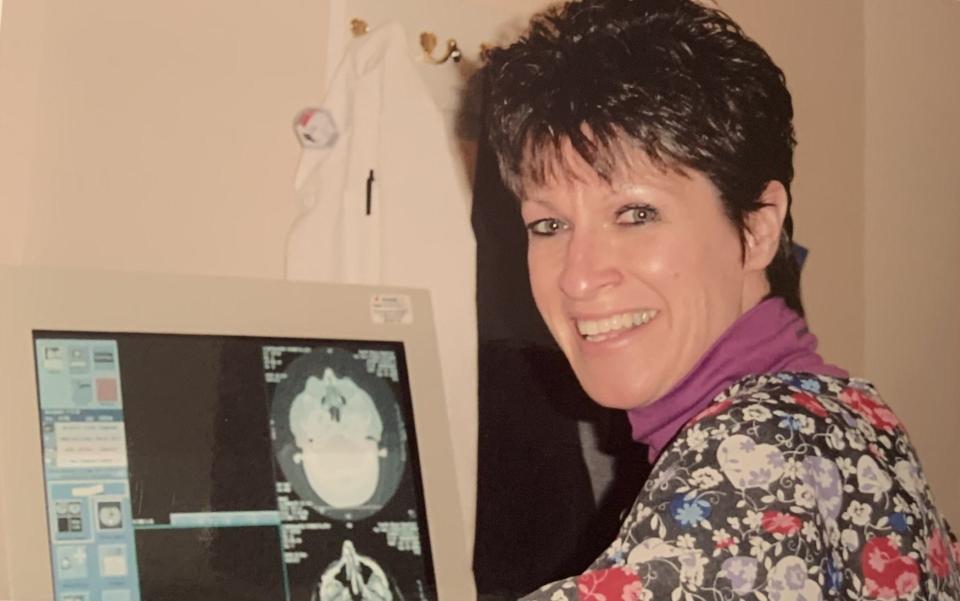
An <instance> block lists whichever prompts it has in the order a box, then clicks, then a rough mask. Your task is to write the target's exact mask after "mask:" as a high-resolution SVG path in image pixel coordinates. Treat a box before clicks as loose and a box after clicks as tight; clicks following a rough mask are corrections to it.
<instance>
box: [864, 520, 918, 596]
mask: <svg viewBox="0 0 960 601" xmlns="http://www.w3.org/2000/svg"><path fill="white" fill-rule="evenodd" d="M860 565H861V569H862V570H863V576H864V583H863V584H864V592H865V593H866V594H867V596H868V597H875V598H877V599H883V600H884V601H887V600H893V599H897V598H900V597H906V596H907V595H909V594H910V593H912V592H913V591H915V590H917V588H918V587H919V586H920V568H919V567H918V566H917V562H916V561H915V560H914V559H913V558H912V557H907V556H905V555H902V554H901V553H900V550H899V549H897V548H896V547H894V546H893V543H891V542H890V539H889V538H887V537H885V536H881V537H877V538H872V539H870V540H869V541H867V544H866V545H864V548H863V554H862V555H861V556H860Z"/></svg>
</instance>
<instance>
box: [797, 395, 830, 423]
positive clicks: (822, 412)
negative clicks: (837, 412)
mask: <svg viewBox="0 0 960 601" xmlns="http://www.w3.org/2000/svg"><path fill="white" fill-rule="evenodd" d="M793 402H794V403H796V404H798V405H800V406H801V407H803V408H804V409H806V410H807V411H809V412H810V413H812V414H814V415H816V416H817V417H827V410H826V409H825V408H824V407H823V405H821V404H820V401H818V400H817V399H816V397H813V396H811V395H809V394H806V393H803V392H795V393H793Z"/></svg>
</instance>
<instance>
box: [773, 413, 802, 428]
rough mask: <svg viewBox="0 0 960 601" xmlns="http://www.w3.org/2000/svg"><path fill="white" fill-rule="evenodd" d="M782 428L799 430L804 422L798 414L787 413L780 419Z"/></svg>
mask: <svg viewBox="0 0 960 601" xmlns="http://www.w3.org/2000/svg"><path fill="white" fill-rule="evenodd" d="M777 425H778V426H780V427H781V428H786V429H787V430H790V431H791V432H799V431H800V428H801V427H802V424H801V423H800V419H799V418H798V417H797V416H796V415H785V416H783V419H781V420H780V423H779V424H777Z"/></svg>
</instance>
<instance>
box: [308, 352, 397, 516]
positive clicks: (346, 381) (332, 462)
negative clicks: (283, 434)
mask: <svg viewBox="0 0 960 601" xmlns="http://www.w3.org/2000/svg"><path fill="white" fill-rule="evenodd" d="M290 431H291V432H292V433H293V437H294V441H295V443H296V446H297V448H298V449H299V457H298V456H297V455H294V461H297V460H298V459H299V462H300V464H301V465H302V466H303V470H304V472H305V473H306V476H307V481H308V482H309V483H310V486H311V487H312V488H313V490H314V492H316V493H317V495H318V496H319V497H320V498H321V499H323V500H324V501H326V502H327V503H328V504H330V506H331V507H336V508H340V509H344V508H348V507H355V506H358V505H363V504H364V503H366V502H367V501H369V500H370V498H371V497H372V496H373V493H374V491H375V490H376V488H377V482H378V479H379V476H380V462H379V455H380V449H379V443H380V439H381V437H382V435H383V422H382V420H381V419H380V414H379V412H378V411H377V407H376V405H374V403H373V400H372V399H371V398H370V395H369V394H367V392H366V391H365V390H363V389H362V388H360V387H359V386H357V385H356V383H354V381H353V380H351V379H350V378H347V377H342V378H340V377H337V375H336V374H335V373H334V372H333V370H332V369H330V368H329V367H328V368H326V369H325V370H324V372H323V377H322V378H318V377H316V376H310V377H309V378H308V379H307V382H306V384H305V385H304V387H303V390H302V391H301V392H300V394H298V395H297V396H296V398H295V399H294V401H293V403H292V404H291V405H290Z"/></svg>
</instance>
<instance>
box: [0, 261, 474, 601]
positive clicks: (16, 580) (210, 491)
mask: <svg viewBox="0 0 960 601" xmlns="http://www.w3.org/2000/svg"><path fill="white" fill-rule="evenodd" d="M69 279H70V278H68V280H69ZM123 279H125V278H121V280H123ZM69 283H70V282H66V283H65V288H64V289H65V290H69V289H70V286H69ZM134 283H135V282H134ZM169 283H170V282H169V281H168V282H167V283H166V284H169ZM47 284H49V282H47ZM186 284H188V287H196V284H197V282H196V281H193V282H192V283H191V282H190V281H189V280H188V281H187V282H186ZM248 285H249V286H252V287H254V288H256V287H258V286H266V287H267V288H270V289H272V290H273V292H271V293H269V294H267V295H266V296H264V297H263V298H261V299H260V301H266V305H267V306H274V305H276V303H277V301H278V300H283V299H282V298H280V297H282V296H284V295H285V294H286V292H285V290H287V289H288V287H290V286H291V285H290V284H280V283H276V282H274V283H271V284H264V285H259V284H254V283H250V284H246V283H245V284H242V285H240V286H241V287H246V286H248ZM124 287H125V284H121V285H120V288H124ZM202 287H203V286H201V288H202ZM213 287H214V288H216V287H217V286H216V285H214V286H213ZM231 287H232V286H228V288H231ZM136 288H137V286H133V287H132V288H131V290H133V289H136ZM290 289H291V290H293V291H294V292H293V293H292V295H293V296H292V297H297V296H299V297H300V299H299V300H297V301H296V302H295V303H294V305H296V304H299V303H304V302H308V297H309V294H308V296H303V295H304V294H305V293H309V291H310V290H311V289H312V290H313V291H314V292H320V293H322V294H321V296H323V297H325V298H326V299H327V300H330V301H332V300H333V298H334V297H335V296H337V294H339V293H341V292H342V293H344V294H345V295H346V297H344V298H346V299H347V300H348V301H350V300H351V299H367V300H368V301H369V302H366V301H365V302H364V306H363V307H355V309H357V310H356V311H352V310H350V309H347V308H346V307H348V306H349V303H347V304H345V305H344V307H345V308H344V310H343V312H342V313H341V314H340V316H341V319H340V320H337V319H336V318H333V322H331V323H334V322H337V321H339V323H338V324H337V325H336V326H333V325H331V326H330V327H329V328H325V327H323V325H322V324H321V326H320V327H317V326H316V324H314V325H311V326H309V327H304V328H302V330H303V331H304V332H305V333H307V334H310V335H309V336H297V335H291V332H292V331H296V330H298V328H296V327H294V328H290V327H289V326H288V325H281V324H279V322H278V323H277V324H264V323H262V322H261V323H259V324H257V325H256V326H251V327H249V328H246V327H238V326H237V325H236V324H237V323H243V322H245V321H247V320H246V319H245V318H243V317H240V314H242V313H244V310H240V309H238V307H237V306H236V305H235V306H234V308H233V309H232V311H233V313H234V317H232V318H229V319H228V320H227V321H230V322H231V324H230V325H224V324H223V323H220V322H218V320H217V319H216V318H214V319H213V322H217V323H214V325H213V326H212V327H211V328H203V327H198V326H197V325H196V324H197V323H200V322H202V319H201V318H198V316H197V314H198V312H199V313H203V312H204V309H202V307H201V308H198V306H197V304H196V303H195V302H193V301H194V300H196V299H191V298H189V297H190V296H193V295H197V296H201V295H203V294H204V293H203V292H202V291H195V292H193V293H186V292H185V294H187V296H188V298H186V299H182V301H178V302H182V305H183V306H182V309H184V310H186V311H187V312H188V313H189V314H190V318H189V319H186V320H184V321H183V323H182V324H180V325H176V324H173V325H172V324H171V323H170V320H169V318H168V317H164V318H163V319H160V320H154V321H152V320H151V319H144V320H142V321H141V323H140V324H139V325H140V326H144V327H136V326H137V325H138V324H131V321H130V320H131V318H130V316H129V315H126V316H124V317H123V318H121V319H120V320H118V321H117V322H116V323H117V324H120V323H121V322H123V323H126V324H127V325H126V326H123V327H116V328H113V327H104V326H107V325H109V322H111V321H112V320H113V313H112V312H111V311H110V310H109V308H104V307H100V308H98V309H97V310H96V311H95V313H96V312H97V311H100V312H101V313H97V314H96V315H95V316H94V317H92V318H91V316H90V314H87V317H85V318H81V319H78V320H77V324H78V325H80V326H83V325H84V324H86V325H93V326H97V327H77V328H73V327H64V325H65V324H68V323H70V322H71V321H73V320H72V319H70V318H57V319H43V318H42V317H41V315H42V314H44V313H45V312H46V309H44V308H43V307H42V306H41V305H43V304H44V303H43V302H40V303H38V304H36V305H31V303H30V302H29V301H30V298H31V297H32V296H33V295H32V294H29V293H27V294H25V295H24V299H25V300H26V301H27V302H25V303H23V304H20V305H19V307H18V309H19V311H16V310H15V311H13V312H12V314H13V315H14V316H16V317H15V321H17V322H18V323H17V324H14V325H11V324H10V323H7V324H5V329H9V330H10V331H11V332H12V333H13V336H12V337H8V338H7V339H5V342H6V343H10V342H13V344H4V345H2V346H4V351H5V353H7V354H6V355H5V357H6V358H11V357H19V356H20V353H19V352H18V351H17V348H18V345H17V344H16V338H17V334H18V332H20V331H21V330H22V329H23V328H29V329H28V330H25V331H26V332H29V334H28V335H29V339H30V347H31V348H30V350H29V355H30V363H32V365H30V367H31V368H32V369H30V370H29V371H30V372H31V373H30V376H31V378H30V379H31V380H32V382H31V384H32V386H31V388H32V392H33V394H32V395H31V396H32V399H31V400H30V403H29V404H30V405H32V411H29V412H27V413H32V422H33V427H32V428H28V427H26V424H27V421H26V420H25V419H22V417H23V415H22V414H21V413H20V412H18V410H17V407H21V408H22V407H25V406H26V403H24V402H23V400H24V399H21V398H20V395H15V396H17V397H18V399H19V400H18V401H16V402H15V403H14V405H13V409H12V411H11V408H10V407H8V408H7V409H5V416H4V417H7V416H8V412H9V417H11V418H12V419H11V420H6V421H7V426H8V427H9V428H10V429H9V430H8V433H9V434H10V436H7V437H5V441H4V450H5V451H9V450H11V449H13V448H14V447H18V448H24V449H27V450H29V448H30V447H31V446H32V444H33V442H32V440H31V435H32V437H35V438H36V439H38V444H37V452H36V456H35V458H31V457H30V455H31V453H30V452H27V453H26V455H27V456H26V457H24V458H23V461H13V460H11V459H10V454H9V453H7V458H6V459H4V460H2V461H0V468H2V469H0V476H2V477H3V479H4V480H5V481H6V482H5V484H14V486H13V487H12V488H8V490H18V491H19V493H18V494H16V495H12V496H11V497H9V498H8V501H9V502H8V503H7V506H6V507H5V508H4V507H2V506H0V509H5V510H6V511H5V512H0V522H3V521H5V524H4V523H0V526H4V527H3V528H0V531H3V530H7V531H8V534H5V535H4V536H2V537H0V539H3V540H0V559H3V554H4V551H5V553H6V555H7V559H8V561H7V564H8V569H9V573H8V574H6V578H7V579H9V581H10V583H9V584H7V585H6V586H7V587H8V590H9V591H10V593H9V594H10V595H11V597H12V598H53V599H56V600H57V601H140V600H143V601H163V600H167V599H169V600H178V601H179V600H196V601H204V600H222V599H230V600H232V601H234V600H239V601H243V600H250V601H253V600H256V601H265V600H277V601H352V600H358V601H359V600H364V601H447V600H448V599H449V600H454V599H456V600H457V601H459V599H471V598H473V595H474V592H473V588H472V581H469V564H468V562H467V555H466V552H465V551H466V550H465V549H464V548H463V542H464V538H463V530H462V524H461V523H459V522H458V521H457V520H458V519H459V516H458V512H457V505H458V503H457V498H456V494H455V488H454V487H453V486H454V485H453V482H454V481H455V478H453V474H452V472H451V470H450V469H449V468H450V467H451V466H452V464H451V463H449V458H450V446H449V439H448V438H446V435H447V432H446V431H443V432H439V431H437V426H438V425H441V424H444V425H445V420H444V419H443V416H442V413H443V412H442V411H441V412H440V414H441V415H439V416H438V415H437V412H436V411H435V410H434V409H436V408H437V407H436V403H435V401H436V399H426V398H424V394H423V391H424V390H431V392H432V391H439V390H440V384H439V383H440V380H439V377H438V376H439V373H437V370H436V369H435V366H434V368H431V369H429V370H424V369H423V365H424V360H423V359H424V352H423V351H424V348H425V345H424V344H423V343H422V342H421V341H420V339H419V335H418V336H413V335H407V334H405V333H404V332H406V331H407V330H410V331H412V329H411V328H409V327H408V326H403V325H402V322H403V320H404V319H406V318H405V317H403V316H402V315H401V317H400V318H399V319H394V317H396V316H397V314H396V311H395V310H396V307H395V306H388V307H387V308H388V311H387V313H386V315H388V316H387V317H386V318H385V317H384V315H385V314H384V313H383V312H378V313H375V314H374V313H371V311H370V307H374V306H376V307H381V308H382V307H383V306H384V298H386V299H387V301H389V300H390V299H389V297H384V296H383V295H382V294H380V293H377V292H371V291H370V290H360V289H359V287H344V288H342V289H341V288H340V287H331V286H329V285H324V286H319V287H318V286H311V285H292V288H290ZM35 290H36V291H37V292H39V293H40V295H41V296H42V297H43V298H50V294H51V293H56V291H55V290H52V289H51V288H50V287H49V286H48V285H41V286H37V287H35ZM114 291H116V288H115V289H114ZM154 292H155V291H154ZM208 292H209V291H208ZM230 292H231V293H230V294H227V295H226V296H228V297H230V298H233V299H234V300H235V301H236V292H237V289H236V288H235V287H233V289H232V290H231V291H230ZM131 294H132V296H131V297H129V298H126V299H122V298H121V299H119V302H118V304H117V306H118V307H119V306H121V305H124V306H126V305H129V304H131V303H130V302H129V301H133V300H136V299H144V298H149V297H150V296H151V291H150V289H149V287H148V288H147V289H144V290H137V291H135V292H132V293H131ZM371 294H372V295H373V296H371ZM277 295H279V297H278V296H277ZM96 296H97V295H96V294H93V295H92V297H96ZM254 296H256V295H254ZM401 296H402V295H401ZM36 298H40V297H39V296H38V297H36ZM0 300H2V299H0ZM8 300H9V298H8ZM87 300H90V301H91V304H97V303H96V298H88V299H87ZM341 300H342V299H341ZM260 301H257V302H254V303H253V304H259V302H260ZM236 302H237V304H238V305H239V306H240V308H241V309H242V306H243V305H244V302H242V301H236ZM403 303H412V305H419V306H420V309H421V312H420V313H419V315H418V317H419V318H420V320H421V321H423V320H424V318H425V317H426V316H425V315H424V314H423V310H424V309H426V310H429V305H428V304H427V305H426V306H424V304H423V303H422V302H420V303H418V302H417V295H416V294H412V295H410V297H409V298H407V299H406V300H404V301H403V302H402V303H401V304H403ZM81 304H83V303H81ZM389 304H390V303H389V302H387V305H389ZM216 305H217V303H216V302H212V303H211V309H212V311H213V312H214V313H215V312H216ZM56 306H60V307H70V306H72V301H71V302H67V303H65V304H64V303H57V302H53V303H52V305H51V308H53V309H55V308H56ZM158 306H159V305H158ZM139 308H140V309H143V307H142V305H141V306H140V307H139ZM411 308H413V307H407V309H406V311H407V313H409V310H410V309H411ZM158 310H159V312H160V313H161V314H164V313H169V312H170V306H169V303H167V304H164V308H163V309H158ZM68 312H69V311H68ZM123 312H124V311H120V313H123ZM83 313H84V311H81V314H83ZM351 313H356V315H357V316H362V317H363V318H362V319H359V321H360V322H365V323H366V322H369V323H372V324H373V325H374V326H375V327H373V328H372V329H365V328H361V329H360V330H357V332H358V333H359V334H362V336H356V337H351V336H349V335H345V334H348V333H349V332H350V331H351V330H352V327H350V326H349V325H347V323H348V322H350V321H352V320H353V317H352V316H351V315H350V314H351ZM401 313H402V312H401ZM137 314H138V313H137V312H136V311H131V312H130V315H137ZM7 315H8V316H9V315H10V313H7ZM389 315H393V317H389ZM107 316H109V318H108V317H107ZM138 320H139V318H136V319H134V320H133V321H138ZM174 321H177V320H174ZM267 321H270V320H267ZM280 321H283V319H280ZM319 321H321V322H323V321H324V320H323V319H320V320H319ZM427 321H429V320H427ZM44 324H47V325H53V326H54V327H44ZM151 324H152V325H151ZM157 324H161V325H159V326H157ZM0 325H2V324H0ZM422 325H423V324H422V323H421V326H422ZM153 326H157V327H153ZM431 329H432V327H431ZM361 330H364V331H361ZM428 330H429V329H428ZM323 331H330V332H332V334H333V335H331V336H322V335H317V334H318V333H321V332H323ZM378 331H379V332H380V333H381V334H384V335H383V336H381V337H379V338H378V337H376V336H371V335H370V334H371V333H376V332H378ZM244 332H248V333H244ZM396 332H400V333H401V335H399V336H397V335H395V333H396ZM431 334H432V332H431ZM429 342H430V343H431V345H432V343H433V341H429ZM20 348H21V349H22V347H20ZM434 348H435V347H434ZM428 350H433V349H428ZM434 352H435V350H434ZM427 356H429V353H427ZM14 363H15V361H14ZM418 366H419V367H418ZM428 385H429V386H428ZM431 387H432V388H431ZM14 388H16V387H14ZM417 390H420V391H421V393H420V394H419V395H418V394H417ZM434 394H435V393H434ZM431 405H433V406H432V407H431ZM441 409H442V407H441ZM438 418H439V419H438ZM29 430H33V431H32V432H30V431H29ZM444 430H445V428H444ZM18 441H19V442H18ZM438 459H440V461H438ZM31 464H32V465H31ZM34 470H35V471H34ZM34 473H36V474H37V476H36V478H35V480H36V483H37V485H36V486H35V485H32V484H31V483H32V482H33V481H34ZM18 483H19V484H22V485H18ZM451 493H453V494H451ZM18 507H19V508H21V511H20V512H18V511H17V508H18ZM18 513H19V514H20V515H22V516H23V518H24V519H23V520H22V521H20V520H18V519H17V518H16V517H15V516H17V515H18ZM28 514H35V515H37V516H38V518H40V516H41V514H42V522H43V523H42V525H41V524H36V523H31V519H30V517H31V516H30V515H28ZM38 521H41V520H38ZM38 526H39V527H38ZM451 534H452V535H451ZM40 539H42V545H43V547H44V551H47V552H44V553H42V554H40V553H37V552H34V551H31V550H30V549H31V548H36V545H35V543H36V542H38V540H40ZM2 543H5V546H6V550H4V548H3V544H2ZM24 554H25V555H27V556H31V555H32V557H24ZM41 559H42V562H43V563H44V564H45V567H44V569H42V570H37V569H35V568H36V567H37V563H38V561H37V560H41ZM0 563H3V562H0ZM17 564H19V565H20V566H28V567H29V570H20V569H18V567H17ZM2 568H3V566H2V565H0V598H5V597H4V595H3V594H2V593H4V591H3V586H4V582H3V581H4V574H3V573H2ZM28 571H30V572H32V574H33V575H27V574H26V572H28ZM44 590H50V592H51V593H52V595H53V596H52V597H47V596H46V595H44V596H43V597H33V596H29V595H24V596H23V597H20V596H18V595H17V593H18V592H19V591H24V592H27V593H30V592H34V591H44Z"/></svg>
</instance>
